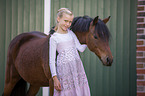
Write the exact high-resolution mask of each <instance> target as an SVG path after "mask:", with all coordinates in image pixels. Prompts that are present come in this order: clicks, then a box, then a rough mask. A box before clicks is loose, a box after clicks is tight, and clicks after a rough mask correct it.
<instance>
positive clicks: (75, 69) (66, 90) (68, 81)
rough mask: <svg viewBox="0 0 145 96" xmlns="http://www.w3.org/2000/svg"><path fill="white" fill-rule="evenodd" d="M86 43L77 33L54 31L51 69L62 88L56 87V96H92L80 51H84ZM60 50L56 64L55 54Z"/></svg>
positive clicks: (51, 42) (51, 43)
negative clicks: (80, 39)
mask: <svg viewBox="0 0 145 96" xmlns="http://www.w3.org/2000/svg"><path fill="white" fill-rule="evenodd" d="M85 48H86V45H81V44H80V43H79V41H78V39H77V37H76V36H75V34H74V33H73V32H72V31H70V30H68V33H67V34H60V33H54V34H53V35H52V36H51V38H50V69H51V73H52V76H55V75H57V77H58V79H59V81H60V84H61V90H62V91H57V90H56V89H54V96H90V89H89V85H88V80H87V77H86V74H85V71H84V67H83V64H82V61H81V59H80V56H79V54H78V51H77V50H79V51H81V52H83V51H84V50H85ZM56 50H57V51H58V53H59V54H58V56H57V62H56V65H55V56H56V55H55V54H56Z"/></svg>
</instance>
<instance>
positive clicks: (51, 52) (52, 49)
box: [49, 36, 57, 77]
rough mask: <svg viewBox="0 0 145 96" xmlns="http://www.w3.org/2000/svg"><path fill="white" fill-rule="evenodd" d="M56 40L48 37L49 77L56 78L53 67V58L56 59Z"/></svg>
mask: <svg viewBox="0 0 145 96" xmlns="http://www.w3.org/2000/svg"><path fill="white" fill-rule="evenodd" d="M56 45H57V43H56V40H55V38H54V37H53V36H51V37H50V41H49V66H50V71H51V75H52V77H53V76H56V75H57V74H56V66H55V58H56Z"/></svg>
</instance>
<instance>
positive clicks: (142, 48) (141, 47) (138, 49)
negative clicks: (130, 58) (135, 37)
mask: <svg viewBox="0 0 145 96" xmlns="http://www.w3.org/2000/svg"><path fill="white" fill-rule="evenodd" d="M137 51H145V46H139V47H137Z"/></svg>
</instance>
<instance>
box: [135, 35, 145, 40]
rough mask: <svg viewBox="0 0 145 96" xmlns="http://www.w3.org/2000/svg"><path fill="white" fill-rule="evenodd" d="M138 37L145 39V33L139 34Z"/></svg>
mask: <svg viewBox="0 0 145 96" xmlns="http://www.w3.org/2000/svg"><path fill="white" fill-rule="evenodd" d="M137 39H145V35H137Z"/></svg>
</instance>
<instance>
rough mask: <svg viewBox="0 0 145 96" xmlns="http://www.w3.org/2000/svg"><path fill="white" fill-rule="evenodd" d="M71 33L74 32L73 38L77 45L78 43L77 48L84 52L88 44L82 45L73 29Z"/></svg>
mask: <svg viewBox="0 0 145 96" xmlns="http://www.w3.org/2000/svg"><path fill="white" fill-rule="evenodd" d="M71 34H72V36H73V38H74V40H75V45H76V48H77V50H79V51H80V52H84V50H85V49H86V47H87V45H86V44H82V45H81V44H80V42H79V40H78V38H77V36H76V35H75V34H74V33H73V32H72V31H71Z"/></svg>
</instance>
